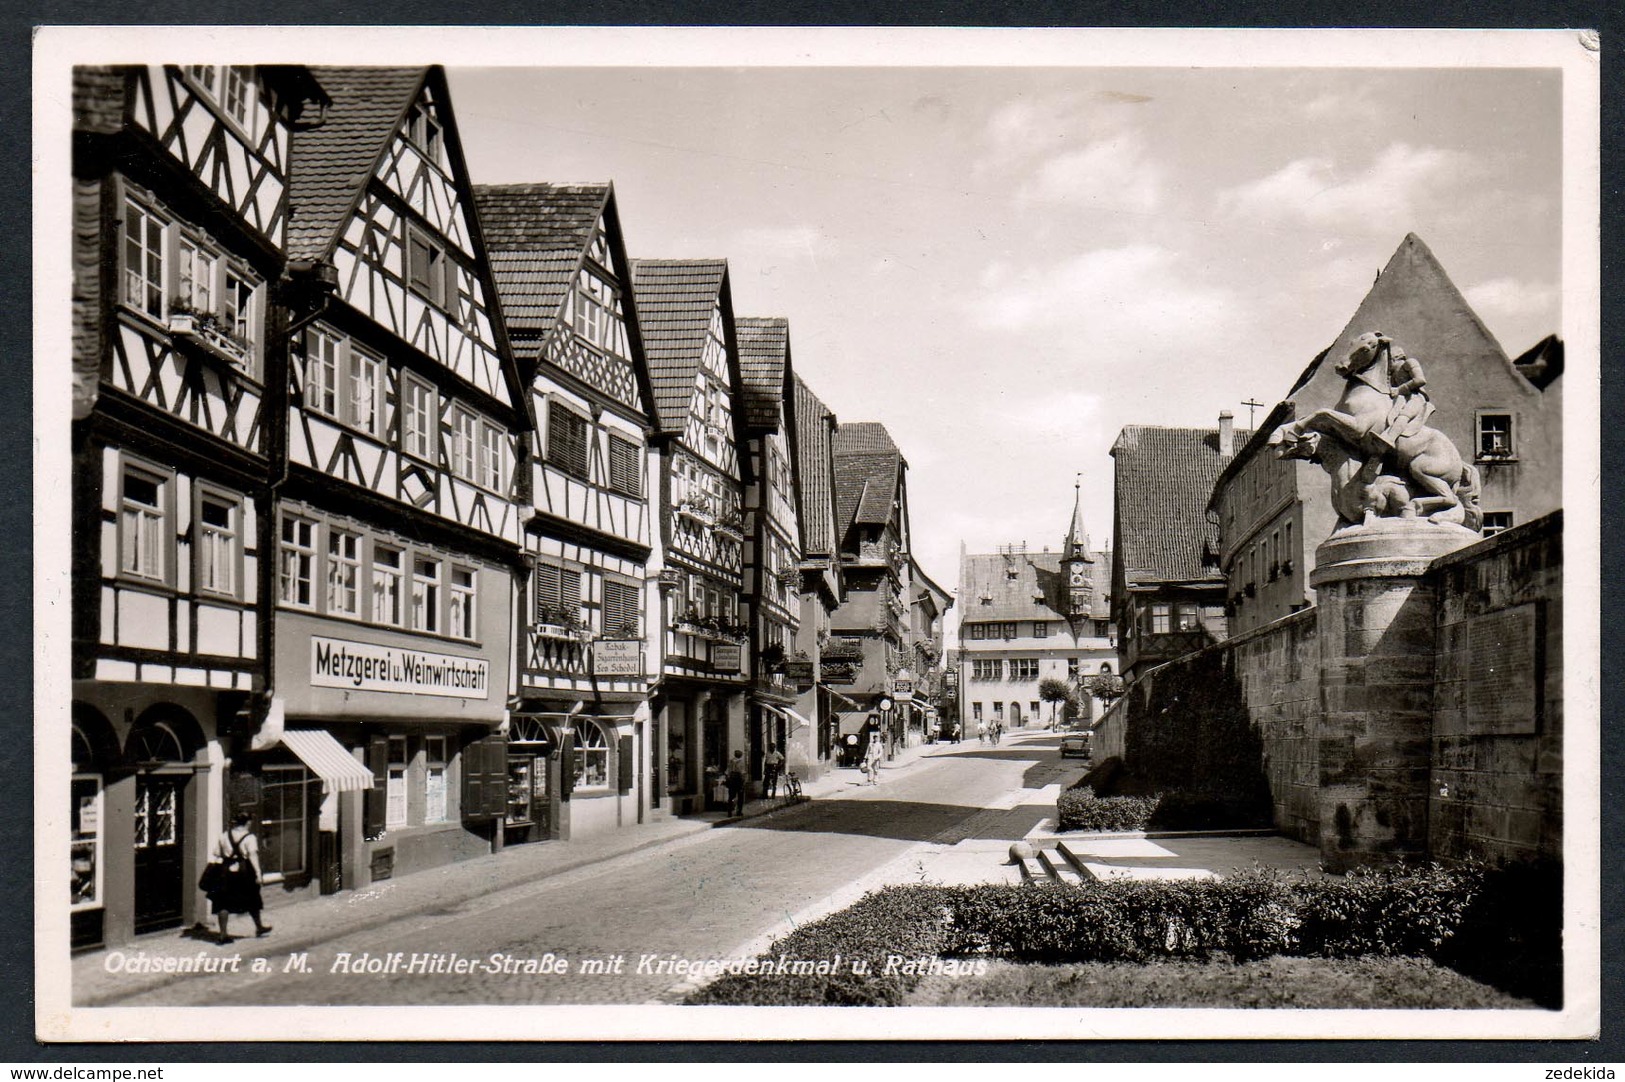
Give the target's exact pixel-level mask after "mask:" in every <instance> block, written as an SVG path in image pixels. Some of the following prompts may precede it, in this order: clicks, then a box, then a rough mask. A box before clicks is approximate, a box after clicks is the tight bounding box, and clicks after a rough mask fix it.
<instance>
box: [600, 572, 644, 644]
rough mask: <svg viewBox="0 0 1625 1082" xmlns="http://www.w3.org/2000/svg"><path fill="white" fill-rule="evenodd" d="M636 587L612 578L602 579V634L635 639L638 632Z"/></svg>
mask: <svg viewBox="0 0 1625 1082" xmlns="http://www.w3.org/2000/svg"><path fill="white" fill-rule="evenodd" d="M639 608H640V606H639V605H638V588H637V587H636V586H632V585H629V584H627V583H624V582H616V581H614V580H613V579H605V580H604V634H605V635H608V636H610V637H611V638H625V639H635V638H637V637H638V634H639V626H638V625H639V623H640V621H639V619H638V617H639V615H640V613H639Z"/></svg>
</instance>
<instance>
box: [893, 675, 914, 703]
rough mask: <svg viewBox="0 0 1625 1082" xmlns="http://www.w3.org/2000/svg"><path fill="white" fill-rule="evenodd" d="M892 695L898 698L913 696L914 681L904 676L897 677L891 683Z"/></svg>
mask: <svg viewBox="0 0 1625 1082" xmlns="http://www.w3.org/2000/svg"><path fill="white" fill-rule="evenodd" d="M892 693H893V694H895V695H896V696H897V697H898V698H902V697H904V696H907V695H913V694H914V681H913V680H911V679H909V678H908V677H905V676H899V677H898V678H897V679H896V680H894V681H893V682H892Z"/></svg>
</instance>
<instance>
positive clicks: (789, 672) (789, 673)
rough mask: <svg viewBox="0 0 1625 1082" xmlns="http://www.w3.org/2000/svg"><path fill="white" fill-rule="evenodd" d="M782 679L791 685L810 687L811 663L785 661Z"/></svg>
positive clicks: (811, 676) (811, 678) (811, 677)
mask: <svg viewBox="0 0 1625 1082" xmlns="http://www.w3.org/2000/svg"><path fill="white" fill-rule="evenodd" d="M784 678H785V679H786V680H788V681H790V682H791V683H792V684H802V685H811V684H812V682H813V663H812V662H811V661H786V662H785V663H784Z"/></svg>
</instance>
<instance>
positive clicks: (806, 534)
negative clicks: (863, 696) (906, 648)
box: [784, 372, 855, 778]
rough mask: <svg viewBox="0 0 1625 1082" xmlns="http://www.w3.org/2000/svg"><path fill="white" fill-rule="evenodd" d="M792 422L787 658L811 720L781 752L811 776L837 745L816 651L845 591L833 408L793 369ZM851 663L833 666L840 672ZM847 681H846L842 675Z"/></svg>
mask: <svg viewBox="0 0 1625 1082" xmlns="http://www.w3.org/2000/svg"><path fill="white" fill-rule="evenodd" d="M790 379H791V387H792V394H793V396H794V403H795V405H794V408H795V424H794V425H793V426H792V428H791V436H792V441H791V442H792V446H793V448H794V450H795V467H796V491H797V492H798V493H799V494H800V497H801V499H800V502H799V504H798V511H799V515H798V516H797V522H798V525H799V526H800V528H801V561H800V563H798V564H797V568H798V570H799V571H800V572H801V588H800V595H801V601H800V605H801V620H800V622H799V624H798V626H797V628H796V643H795V649H794V650H793V651H792V655H791V660H790V661H789V662H787V663H786V664H787V668H788V670H789V675H790V676H791V678H792V680H793V682H794V683H795V684H796V689H797V697H796V705H795V710H796V712H797V713H799V714H800V715H801V716H803V717H805V718H808V719H810V720H811V721H812V725H811V726H810V728H809V729H808V730H806V731H803V730H801V729H795V730H793V731H792V732H791V734H790V740H789V744H790V746H789V748H788V749H787V750H786V751H785V753H784V754H785V758H786V760H788V763H789V768H790V769H791V770H796V771H799V772H801V773H802V774H803V775H804V776H805V777H808V778H816V777H818V776H819V775H821V774H822V773H823V772H824V770H825V769H826V768H827V767H828V766H829V764H830V761H831V758H832V757H833V755H834V754H835V749H836V748H837V746H838V741H839V736H840V734H839V732H837V721H838V717H839V711H838V710H837V700H836V699H835V697H834V695H833V693H832V692H831V689H830V688H829V687H828V686H826V684H825V682H824V670H823V664H822V660H823V653H824V647H825V646H827V645H828V644H829V641H830V627H831V622H832V618H833V616H834V613H835V610H836V609H837V608H839V607H840V604H841V599H842V598H843V597H844V596H845V590H844V588H843V585H842V582H843V580H842V576H841V560H840V547H839V533H838V532H837V530H836V528H835V451H834V443H835V429H836V427H837V420H836V417H835V414H833V413H831V412H830V411H829V408H828V407H827V406H825V405H824V403H823V402H822V401H821V400H820V399H819V397H818V396H817V395H816V394H814V393H813V390H812V388H811V387H809V386H807V384H806V382H805V381H804V380H803V379H802V378H801V376H799V375H797V374H795V373H793V372H792V373H791V377H790ZM854 672H855V670H853V669H851V668H848V667H846V666H840V667H838V668H837V669H836V670H835V671H834V672H833V673H832V675H833V676H835V677H836V678H837V679H841V678H843V677H845V676H847V675H849V674H852V673H854ZM844 682H845V683H846V684H850V683H851V680H845V681H844Z"/></svg>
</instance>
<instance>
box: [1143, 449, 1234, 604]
mask: <svg viewBox="0 0 1625 1082" xmlns="http://www.w3.org/2000/svg"><path fill="white" fill-rule="evenodd" d="M1251 435H1252V433H1251V432H1248V431H1237V432H1236V433H1235V435H1234V439H1233V442H1232V446H1235V447H1239V446H1241V445H1242V444H1244V443H1245V442H1246V441H1247V440H1248V438H1250V437H1251ZM1111 453H1112V457H1113V458H1114V459H1116V465H1115V468H1114V471H1113V472H1114V477H1115V480H1114V486H1113V487H1114V493H1113V496H1114V499H1115V501H1116V504H1117V531H1116V532H1117V550H1118V558H1119V559H1121V560H1122V561H1123V567H1124V570H1125V572H1126V573H1127V576H1128V579H1129V581H1130V582H1148V581H1155V582H1203V581H1210V580H1211V581H1222V580H1223V577H1224V576H1223V574H1222V572H1220V570H1219V568H1218V565H1217V562H1216V561H1215V560H1211V559H1209V554H1217V552H1218V528H1217V527H1216V526H1215V525H1214V524H1213V523H1211V522H1209V521H1208V517H1207V505H1208V499H1209V497H1210V496H1211V495H1212V494H1213V482H1214V481H1215V480H1216V479H1217V478H1218V476H1219V471H1220V470H1221V469H1222V468H1223V467H1224V465H1225V463H1226V462H1228V461H1229V458H1228V457H1221V456H1220V454H1219V433H1218V431H1217V430H1216V429H1212V428H1158V427H1155V426H1152V425H1130V426H1128V427H1127V428H1125V429H1123V431H1122V432H1120V433H1119V434H1118V436H1117V442H1116V443H1114V444H1113V445H1112V451H1111Z"/></svg>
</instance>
